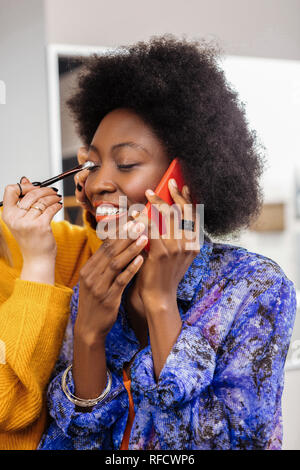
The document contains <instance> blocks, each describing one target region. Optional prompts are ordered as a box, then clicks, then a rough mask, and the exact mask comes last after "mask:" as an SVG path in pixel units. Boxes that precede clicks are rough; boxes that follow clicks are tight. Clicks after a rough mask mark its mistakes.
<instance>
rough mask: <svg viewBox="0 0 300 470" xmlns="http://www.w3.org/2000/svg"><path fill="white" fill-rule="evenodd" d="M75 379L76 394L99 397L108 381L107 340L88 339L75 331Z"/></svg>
mask: <svg viewBox="0 0 300 470" xmlns="http://www.w3.org/2000/svg"><path fill="white" fill-rule="evenodd" d="M73 379H74V386H75V395H76V396H78V397H80V398H85V399H89V398H97V397H98V396H99V395H101V393H102V391H103V390H104V388H105V386H106V382H107V369H106V355H105V340H101V341H99V340H98V341H97V340H94V339H88V338H86V337H85V336H84V335H82V334H80V333H79V332H77V331H76V327H75V332H74V357H73Z"/></svg>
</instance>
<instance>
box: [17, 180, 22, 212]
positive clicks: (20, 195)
mask: <svg viewBox="0 0 300 470" xmlns="http://www.w3.org/2000/svg"><path fill="white" fill-rule="evenodd" d="M17 185H18V186H19V188H20V194H19V198H20V197H23V191H22V186H21V185H20V183H17ZM20 209H22V207H20Z"/></svg>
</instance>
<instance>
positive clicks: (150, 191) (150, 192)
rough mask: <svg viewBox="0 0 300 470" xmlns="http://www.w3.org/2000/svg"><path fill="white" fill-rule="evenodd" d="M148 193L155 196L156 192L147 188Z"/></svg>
mask: <svg viewBox="0 0 300 470" xmlns="http://www.w3.org/2000/svg"><path fill="white" fill-rule="evenodd" d="M146 194H148V195H149V196H154V192H153V191H152V189H147V191H146Z"/></svg>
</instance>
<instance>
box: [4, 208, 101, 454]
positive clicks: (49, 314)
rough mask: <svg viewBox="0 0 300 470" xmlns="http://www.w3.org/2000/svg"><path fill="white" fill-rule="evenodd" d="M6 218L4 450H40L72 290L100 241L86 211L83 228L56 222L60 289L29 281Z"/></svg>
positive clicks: (53, 225) (57, 280) (57, 275)
mask: <svg viewBox="0 0 300 470" xmlns="http://www.w3.org/2000/svg"><path fill="white" fill-rule="evenodd" d="M1 214H2V210H1V211H0V225H1V228H2V231H3V234H4V237H5V240H6V242H7V244H8V246H9V248H10V251H11V254H12V258H13V267H11V266H9V265H8V264H7V263H6V262H5V261H4V260H3V259H0V276H1V278H0V279H1V282H0V347H1V351H0V352H1V353H2V354H0V362H1V363H0V449H1V450H8V449H16V450H23V449H36V447H37V445H38V443H39V441H40V438H41V435H42V433H43V431H44V429H45V426H46V422H47V411H46V403H45V390H46V388H47V384H48V381H49V378H50V375H51V372H52V370H53V367H54V364H55V362H56V360H57V357H58V354H59V350H60V347H61V344H62V340H63V336H64V330H65V327H66V324H67V320H68V316H69V305H70V300H71V296H72V288H73V286H74V285H75V284H76V283H77V281H78V277H79V271H80V268H81V267H82V266H83V265H84V264H85V263H86V261H87V260H88V259H89V257H90V256H91V255H92V254H93V253H94V252H95V251H96V250H97V249H98V248H99V246H100V245H101V241H100V240H99V239H98V238H97V236H96V232H95V230H94V229H93V228H92V227H91V225H90V223H89V220H88V214H87V213H85V214H84V222H85V225H84V227H78V226H75V225H71V224H69V223H68V222H65V221H63V222H52V224H51V225H52V230H53V233H54V237H55V239H56V243H57V258H56V270H55V285H54V286H52V285H49V284H43V283H38V282H31V281H24V280H21V279H20V278H19V276H20V273H21V270H22V263H23V260H22V255H21V252H20V249H19V247H18V245H17V243H16V241H15V239H14V237H13V236H12V234H11V233H10V231H9V230H8V228H7V227H6V225H5V224H4V222H3V221H2V218H1ZM4 345H5V351H4ZM4 352H5V358H4V357H3V356H4ZM4 361H5V363H3V362H4Z"/></svg>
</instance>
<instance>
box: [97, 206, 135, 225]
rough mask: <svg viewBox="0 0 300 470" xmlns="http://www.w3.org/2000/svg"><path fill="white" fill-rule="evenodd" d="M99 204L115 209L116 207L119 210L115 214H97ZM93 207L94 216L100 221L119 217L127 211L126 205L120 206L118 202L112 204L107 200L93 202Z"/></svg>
mask: <svg viewBox="0 0 300 470" xmlns="http://www.w3.org/2000/svg"><path fill="white" fill-rule="evenodd" d="M101 206H108V207H111V206H113V207H115V208H116V209H118V210H119V212H118V213H117V214H104V215H101V214H97V208H98V207H101ZM94 207H95V208H96V215H95V218H96V221H97V222H100V221H102V220H107V221H108V220H109V219H115V218H119V217H121V216H122V215H125V214H126V213H127V207H120V206H119V205H118V204H114V203H112V202H107V201H101V202H96V203H95V204H94Z"/></svg>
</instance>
